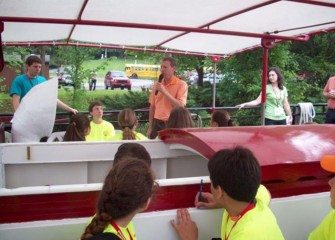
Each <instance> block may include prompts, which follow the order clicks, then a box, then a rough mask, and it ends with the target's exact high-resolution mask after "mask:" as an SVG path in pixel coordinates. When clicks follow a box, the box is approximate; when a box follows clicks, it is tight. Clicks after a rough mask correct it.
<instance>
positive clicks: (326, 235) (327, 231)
mask: <svg viewBox="0 0 335 240" xmlns="http://www.w3.org/2000/svg"><path fill="white" fill-rule="evenodd" d="M308 240H335V210H331V211H330V212H329V214H328V215H327V217H325V218H324V219H323V220H322V222H321V223H320V225H319V226H317V227H316V228H315V229H314V230H313V232H311V233H310V234H309V237H308Z"/></svg>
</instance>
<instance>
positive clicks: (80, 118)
mask: <svg viewBox="0 0 335 240" xmlns="http://www.w3.org/2000/svg"><path fill="white" fill-rule="evenodd" d="M89 130H90V120H89V119H88V117H87V116H86V115H84V114H80V113H77V114H74V115H72V117H71V119H70V124H69V126H68V127H67V129H66V132H65V135H64V141H65V142H69V141H85V136H86V135H87V134H88V133H89Z"/></svg>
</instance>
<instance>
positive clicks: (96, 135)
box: [86, 120, 115, 142]
mask: <svg viewBox="0 0 335 240" xmlns="http://www.w3.org/2000/svg"><path fill="white" fill-rule="evenodd" d="M90 126H91V131H90V134H88V135H87V136H86V141H88V142H99V141H110V140H112V137H113V136H114V135H115V130H114V126H113V124H111V123H110V122H107V121H105V120H102V123H100V124H96V123H94V122H93V121H91V123H90Z"/></svg>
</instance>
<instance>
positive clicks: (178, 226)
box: [171, 209, 198, 240]
mask: <svg viewBox="0 0 335 240" xmlns="http://www.w3.org/2000/svg"><path fill="white" fill-rule="evenodd" d="M177 219H178V221H177V222H176V221H175V220H171V225H172V226H173V228H174V229H175V230H176V232H177V234H178V236H179V238H180V239H181V240H198V227H197V224H196V223H195V222H193V221H192V219H191V216H190V213H189V212H188V210H187V209H178V210H177Z"/></svg>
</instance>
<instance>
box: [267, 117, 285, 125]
mask: <svg viewBox="0 0 335 240" xmlns="http://www.w3.org/2000/svg"><path fill="white" fill-rule="evenodd" d="M265 125H286V119H283V120H272V119H269V118H265Z"/></svg>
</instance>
